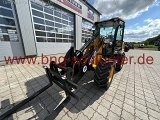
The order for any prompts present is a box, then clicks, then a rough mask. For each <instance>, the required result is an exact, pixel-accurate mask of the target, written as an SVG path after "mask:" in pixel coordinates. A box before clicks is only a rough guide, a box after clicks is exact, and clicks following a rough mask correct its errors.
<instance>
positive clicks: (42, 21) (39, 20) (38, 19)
mask: <svg viewBox="0 0 160 120" xmlns="http://www.w3.org/2000/svg"><path fill="white" fill-rule="evenodd" d="M33 21H34V22H35V23H40V24H44V20H43V19H40V18H36V17H33Z"/></svg>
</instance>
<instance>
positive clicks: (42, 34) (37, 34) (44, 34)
mask: <svg viewBox="0 0 160 120" xmlns="http://www.w3.org/2000/svg"><path fill="white" fill-rule="evenodd" d="M36 36H46V33H45V32H41V31H36Z"/></svg>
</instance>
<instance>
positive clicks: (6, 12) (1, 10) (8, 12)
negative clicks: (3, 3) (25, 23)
mask: <svg viewBox="0 0 160 120" xmlns="http://www.w3.org/2000/svg"><path fill="white" fill-rule="evenodd" d="M0 15H3V16H7V17H12V18H13V12H12V11H11V10H7V9H4V8H0Z"/></svg>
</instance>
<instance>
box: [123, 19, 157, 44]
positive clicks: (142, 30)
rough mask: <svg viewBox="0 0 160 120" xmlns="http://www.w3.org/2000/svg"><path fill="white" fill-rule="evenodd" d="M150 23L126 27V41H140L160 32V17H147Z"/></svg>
mask: <svg viewBox="0 0 160 120" xmlns="http://www.w3.org/2000/svg"><path fill="white" fill-rule="evenodd" d="M145 21H146V22H147V23H148V24H147V25H144V26H141V27H139V26H137V28H135V29H125V35H124V41H133V42H139V41H144V40H146V39H147V38H150V37H154V36H157V35H159V34H160V19H155V20H153V19H150V18H149V19H147V20H145Z"/></svg>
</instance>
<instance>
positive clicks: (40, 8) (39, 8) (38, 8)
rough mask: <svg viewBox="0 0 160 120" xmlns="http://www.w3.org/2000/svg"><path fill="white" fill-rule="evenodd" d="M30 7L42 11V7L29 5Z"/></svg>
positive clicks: (34, 4)
mask: <svg viewBox="0 0 160 120" xmlns="http://www.w3.org/2000/svg"><path fill="white" fill-rule="evenodd" d="M31 7H32V8H35V9H37V10H40V11H43V7H42V6H41V5H38V4H36V3H31Z"/></svg>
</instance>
